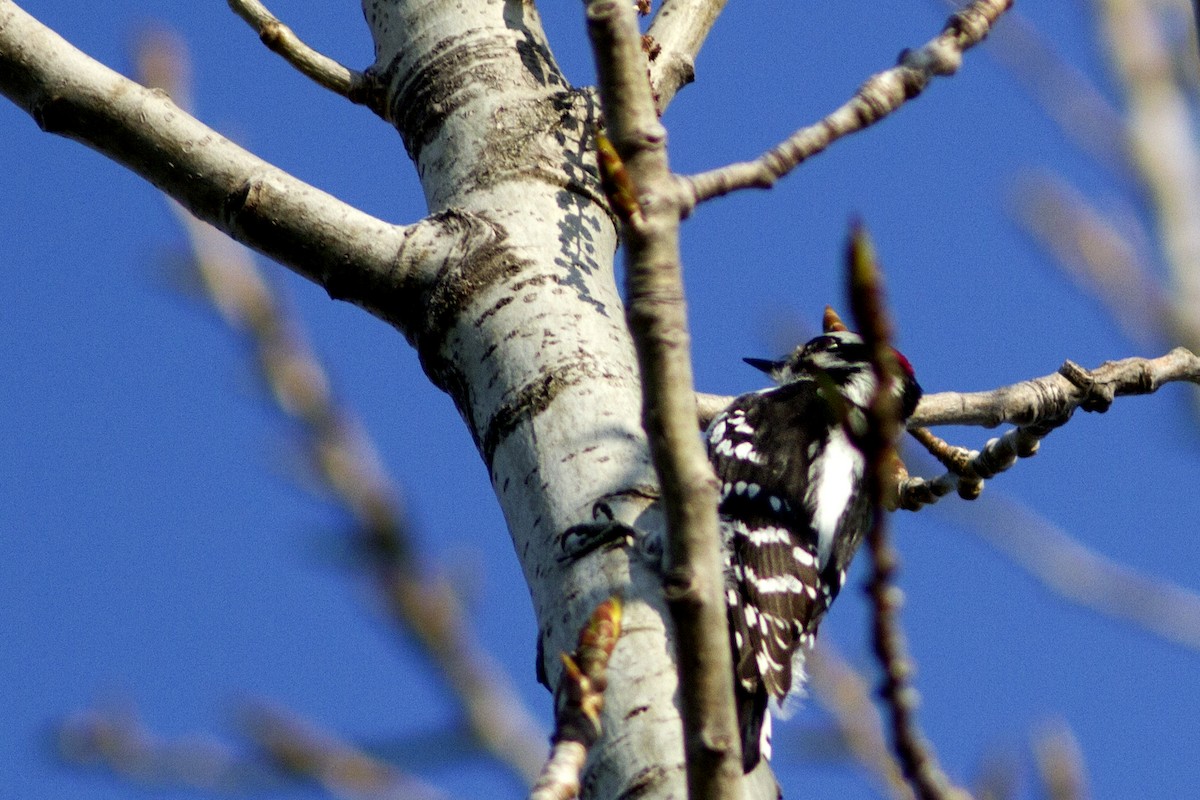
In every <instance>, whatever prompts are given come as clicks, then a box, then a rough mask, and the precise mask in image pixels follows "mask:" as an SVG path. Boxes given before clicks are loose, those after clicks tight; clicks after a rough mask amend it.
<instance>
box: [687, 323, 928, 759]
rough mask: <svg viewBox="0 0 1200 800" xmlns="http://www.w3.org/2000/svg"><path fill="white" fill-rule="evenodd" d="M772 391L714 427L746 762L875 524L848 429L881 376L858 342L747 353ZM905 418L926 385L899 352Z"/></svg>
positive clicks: (782, 707)
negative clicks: (759, 355)
mask: <svg viewBox="0 0 1200 800" xmlns="http://www.w3.org/2000/svg"><path fill="white" fill-rule="evenodd" d="M745 361H746V362H747V363H748V364H750V365H751V366H753V367H755V368H757V369H759V370H762V371H763V372H765V373H767V374H768V375H770V376H771V378H772V379H774V381H775V383H776V384H778V385H777V386H773V387H770V388H767V389H762V390H759V391H756V392H751V393H749V394H744V395H742V396H740V397H738V398H737V399H735V400H734V401H733V402H732V403H731V404H730V405H729V406H728V407H727V408H726V409H725V410H724V411H722V412H721V413H720V414H719V415H717V417H716V418H715V419H713V421H712V423H711V424H710V425H709V427H708V430H707V432H706V434H705V436H706V439H707V444H708V455H709V458H710V459H711V461H712V464H713V468H714V469H715V471H716V473H717V477H718V479H719V480H720V489H721V495H720V496H721V500H720V505H719V506H718V511H719V514H720V519H721V536H722V547H723V551H724V552H723V554H724V559H725V593H726V602H727V605H728V614H729V631H730V643H731V646H732V647H733V661H734V673H735V676H734V678H735V683H734V689H735V695H736V697H737V705H738V719H739V725H740V728H741V738H742V756H743V767H744V769H745V771H746V772H749V771H750V770H751V769H753V768H754V766H755V765H756V764H757V763H758V761H759V759H760V758H770V755H771V753H770V731H771V716H770V713H769V711H768V705H769V706H770V707H771V709H772V710H774V711H775V712H776V713H779V714H781V715H784V716H786V714H787V713H788V711H789V708H788V706H789V703H788V700H789V699H791V698H794V697H795V696H796V695H798V694H799V693H800V692H801V691H802V688H803V682H804V657H805V654H806V653H807V651H808V649H809V648H811V647H812V644H813V638H814V637H815V636H816V633H817V626H818V624H819V623H820V621H821V617H822V615H823V614H824V613H825V611H826V610H827V609H828V608H829V605H830V604H831V603H832V602H833V599H834V598H835V597H837V595H838V592H839V591H840V590H841V588H842V584H843V583H845V581H846V570H847V568H848V567H849V565H850V560H851V559H852V558H853V557H854V553H855V551H856V550H857V549H858V546H859V543H860V542H861V540H862V538H863V535H864V534H865V533H866V528H867V526H868V525H869V524H870V513H871V511H870V507H869V505H868V502H867V498H866V492H865V491H864V480H863V475H864V471H865V466H866V462H865V458H864V456H863V454H862V452H861V451H860V450H859V449H858V448H857V447H856V446H855V444H854V441H853V438H852V434H851V433H849V432H848V431H847V426H851V427H853V426H854V425H855V423H856V422H862V421H863V420H864V419H865V417H864V409H865V408H866V407H867V406H868V405H869V404H870V403H871V401H872V398H873V397H874V395H875V389H876V379H875V374H874V371H873V369H872V367H871V363H870V353H869V351H868V348H867V346H866V345H865V344H864V343H863V340H862V339H861V338H860V337H859V336H858V335H857V334H854V333H851V332H849V331H834V332H831V333H826V334H825V335H823V336H818V337H817V338H815V339H813V340H811V341H809V342H808V343H807V344H804V345H801V346H800V347H797V348H796V349H795V350H794V351H793V352H792V353H791V355H789V356H788V357H787V358H785V359H783V360H780V361H769V360H765V359H755V358H747V359H745ZM896 361H897V362H898V364H899V367H900V369H899V371H900V374H899V375H897V376H896V379H895V380H893V381H892V382H891V387H892V391H894V392H895V395H896V400H897V401H898V404H899V407H900V412H901V415H902V417H903V418H904V419H907V418H908V417H909V416H910V415H911V414H912V413H913V411H914V409H915V408H916V406H917V400H918V399H919V398H920V396H921V387H920V386H919V385H918V384H917V381H916V378H915V377H914V375H913V370H912V366H911V365H910V364H909V363H908V360H907V359H906V358H904V356H902V355H900V354H899V353H898V352H897V353H896Z"/></svg>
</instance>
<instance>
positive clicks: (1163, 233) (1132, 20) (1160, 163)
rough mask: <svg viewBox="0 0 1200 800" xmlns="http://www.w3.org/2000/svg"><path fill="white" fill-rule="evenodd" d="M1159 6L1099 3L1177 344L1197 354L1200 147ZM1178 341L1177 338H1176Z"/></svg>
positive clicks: (1199, 340) (1122, 1) (1199, 336)
mask: <svg viewBox="0 0 1200 800" xmlns="http://www.w3.org/2000/svg"><path fill="white" fill-rule="evenodd" d="M1153 5H1154V4H1151V3H1140V2H1131V1H1130V0H1094V2H1093V3H1092V6H1093V7H1094V8H1095V10H1096V15H1097V17H1098V21H1099V25H1100V29H1101V35H1102V39H1103V44H1105V45H1107V47H1108V55H1109V63H1110V65H1111V68H1112V70H1113V72H1114V74H1115V76H1116V78H1117V80H1118V81H1119V82H1120V84H1121V88H1122V89H1123V90H1124V93H1125V107H1126V112H1125V116H1126V120H1125V130H1126V136H1127V137H1128V140H1129V150H1130V154H1131V159H1132V162H1133V165H1134V167H1135V169H1136V172H1137V175H1138V178H1139V179H1140V181H1141V186H1142V189H1143V190H1144V191H1145V195H1146V197H1147V199H1148V200H1149V202H1150V205H1151V206H1152V208H1153V210H1154V217H1155V221H1156V223H1157V226H1158V234H1159V239H1160V241H1161V246H1162V251H1163V253H1164V254H1165V255H1166V261H1167V266H1168V268H1169V269H1170V271H1171V279H1172V280H1171V283H1172V289H1171V292H1170V294H1171V296H1172V297H1173V298H1174V300H1175V307H1176V309H1177V316H1176V318H1175V319H1174V321H1175V322H1176V323H1177V328H1176V330H1175V331H1173V332H1169V334H1168V335H1169V336H1170V338H1171V339H1172V340H1175V341H1180V342H1182V343H1183V344H1185V345H1187V346H1190V347H1198V346H1200V268H1198V266H1197V265H1200V147H1197V144H1196V142H1197V126H1196V124H1195V120H1194V118H1193V109H1192V107H1191V106H1190V104H1189V102H1188V98H1187V95H1186V93H1185V92H1184V91H1183V89H1182V88H1181V87H1180V86H1179V84H1178V83H1177V81H1176V80H1175V72H1174V69H1173V65H1172V52H1171V45H1170V42H1169V40H1168V37H1167V35H1166V31H1165V30H1164V22H1163V19H1162V17H1161V15H1160V14H1159V13H1158V12H1157V11H1156V10H1155V9H1154V8H1152V6H1153ZM1171 334H1173V335H1171Z"/></svg>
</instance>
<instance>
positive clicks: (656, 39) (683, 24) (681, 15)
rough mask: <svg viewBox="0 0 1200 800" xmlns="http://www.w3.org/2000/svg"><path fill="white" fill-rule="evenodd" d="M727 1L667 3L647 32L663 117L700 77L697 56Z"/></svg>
mask: <svg viewBox="0 0 1200 800" xmlns="http://www.w3.org/2000/svg"><path fill="white" fill-rule="evenodd" d="M725 3H726V0H663V3H662V4H661V5H660V6H659V7H658V11H657V12H655V14H654V20H653V21H652V22H651V23H650V28H649V29H648V30H647V31H646V36H647V37H648V39H649V40H650V41H651V42H652V43H653V47H654V50H653V51H652V52H653V57H652V58H651V59H650V87H651V89H652V90H653V92H654V107H655V108H656V109H658V113H659V114H662V113H663V112H664V111H666V110H667V106H668V105H670V104H671V100H672V99H674V97H675V93H676V92H678V91H679V90H680V89H681V88H683V87H684V86H686V85H687V84H689V83H691V82H692V81H693V80H695V78H696V55H697V54H698V53H699V52H700V48H701V47H702V46H703V45H704V40H705V39H707V38H708V33H709V31H710V30H712V26H713V23H715V22H716V21H717V17H718V16H719V15H720V13H721V11H722V9H724V8H725Z"/></svg>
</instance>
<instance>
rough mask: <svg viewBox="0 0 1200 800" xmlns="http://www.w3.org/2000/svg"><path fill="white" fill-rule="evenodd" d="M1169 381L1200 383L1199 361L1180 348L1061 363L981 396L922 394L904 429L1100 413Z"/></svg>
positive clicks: (1026, 423) (1021, 422) (988, 425)
mask: <svg viewBox="0 0 1200 800" xmlns="http://www.w3.org/2000/svg"><path fill="white" fill-rule="evenodd" d="M1175 381H1188V382H1190V383H1200V357H1197V356H1195V355H1194V354H1192V353H1191V352H1190V351H1188V350H1186V349H1185V348H1182V347H1177V348H1175V349H1174V350H1172V351H1171V352H1169V353H1167V354H1166V355H1163V356H1159V357H1158V358H1125V359H1122V360H1120V361H1106V362H1105V363H1104V364H1102V365H1101V366H1099V367H1097V368H1096V369H1094V370H1085V369H1083V368H1081V367H1080V366H1079V365H1078V364H1075V363H1074V362H1071V361H1067V362H1064V364H1063V366H1062V367H1061V368H1060V369H1059V371H1058V372H1056V373H1054V374H1053V375H1046V376H1044V377H1041V378H1033V379H1032V380H1028V381H1022V382H1021V383H1014V384H1012V385H1011V386H1002V387H1000V388H999V389H992V390H991V391H987V392H940V393H938V394H933V395H926V396H925V397H924V398H922V399H921V404H920V405H919V406H917V411H916V413H915V414H913V416H912V418H911V419H909V421H908V425H909V427H916V426H929V425H981V426H983V427H985V428H994V427H996V426H997V425H1000V424H1003V423H1006V422H1009V423H1013V424H1016V425H1021V426H1029V425H1034V424H1037V423H1041V422H1045V421H1047V420H1050V419H1054V418H1058V417H1062V416H1064V415H1066V416H1070V414H1071V413H1072V412H1073V411H1074V410H1075V409H1076V408H1079V407H1081V406H1082V407H1083V409H1084V410H1085V411H1106V410H1107V409H1108V407H1109V405H1111V404H1112V402H1113V399H1114V398H1116V397H1121V396H1124V395H1140V394H1151V393H1153V392H1156V391H1158V389H1159V388H1160V387H1161V386H1163V385H1164V384H1167V383H1172V382H1175Z"/></svg>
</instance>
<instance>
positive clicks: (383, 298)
mask: <svg viewBox="0 0 1200 800" xmlns="http://www.w3.org/2000/svg"><path fill="white" fill-rule="evenodd" d="M0 92H2V93H3V94H4V95H6V96H7V97H8V98H9V99H11V100H12V101H13V102H14V103H16V104H17V106H19V107H20V108H22V109H24V110H25V111H26V112H28V113H29V114H30V116H32V117H33V118H34V120H35V121H37V123H38V125H39V126H41V128H42V129H43V130H45V131H47V132H50V133H57V134H61V135H63V136H67V137H69V138H72V139H75V140H76V141H79V142H82V143H83V144H86V145H87V146H89V147H91V148H93V149H95V150H97V151H98V152H100V153H102V154H103V155H105V156H107V157H108V158H111V159H113V160H114V161H116V162H118V163H120V164H122V165H124V166H126V167H128V168H129V169H130V170H132V171H133V172H135V173H137V174H138V175H141V176H142V177H143V178H145V179H146V180H148V181H150V182H151V183H152V184H154V185H155V186H157V187H158V188H159V189H161V190H162V191H163V192H165V193H166V194H168V195H170V196H171V197H173V198H174V199H175V200H177V201H179V202H180V203H181V204H182V205H183V206H184V207H185V208H187V209H188V210H189V211H190V212H191V213H192V214H194V215H196V216H197V217H199V218H200V219H203V220H205V221H206V222H208V223H209V224H211V225H213V226H215V227H216V228H218V229H219V230H221V231H223V232H225V233H226V234H228V235H229V236H232V237H233V238H234V239H236V240H238V241H239V242H242V243H243V244H246V245H248V246H250V247H252V248H254V249H255V250H258V251H259V252H261V253H263V254H264V255H267V256H269V257H270V258H272V259H274V260H276V261H278V262H279V263H281V264H283V265H284V266H287V267H289V268H291V269H292V270H294V271H296V272H297V273H299V274H300V275H302V276H304V277H305V278H308V279H309V280H311V281H313V282H315V283H317V284H319V285H320V286H322V287H324V288H325V289H326V291H328V292H329V294H330V295H331V296H332V297H335V298H338V299H345V300H349V301H351V302H354V303H357V304H358V305H360V306H362V307H364V308H366V309H367V310H369V311H371V312H372V313H374V314H375V315H376V316H379V317H382V318H384V319H387V320H389V321H390V322H392V323H393V324H397V325H403V321H402V320H400V319H399V318H398V314H397V311H396V306H397V300H398V299H399V298H398V296H397V293H398V291H399V289H400V285H401V282H402V280H403V279H404V278H406V277H407V276H409V275H410V274H411V273H413V272H419V271H420V270H421V268H423V267H425V266H427V265H430V264H432V263H434V261H435V259H442V258H446V257H450V256H451V254H453V253H456V252H457V253H458V254H459V255H458V257H459V258H461V254H462V253H464V252H469V251H470V250H471V249H472V248H471V246H470V245H469V242H472V241H478V237H479V235H481V234H483V235H486V232H487V230H489V229H488V228H487V226H481V225H477V224H474V220H473V219H471V218H469V217H468V216H466V215H462V214H450V213H447V214H443V215H440V216H438V217H433V218H430V219H427V220H425V221H424V222H421V223H418V224H415V225H410V226H397V225H391V224H389V223H386V222H384V221H382V220H379V219H376V218H375V217H372V216H370V215H368V214H364V213H363V212H361V211H359V210H358V209H356V208H354V207H353V206H350V205H348V204H346V203H343V202H341V201H340V200H337V199H336V198H334V197H332V196H330V195H328V194H326V193H325V192H322V191H320V190H318V189H315V188H314V187H312V186H310V185H308V184H306V183H304V182H302V181H300V180H297V179H296V178H294V177H292V176H291V175H288V174H287V173H285V172H283V171H282V170H280V169H277V168H276V167H274V166H272V165H271V164H268V163H267V162H266V161H263V160H262V159H260V158H258V157H256V156H254V155H252V154H251V153H249V152H247V151H245V150H243V149H242V148H240V147H238V146H237V145H235V144H234V143H232V142H230V141H229V140H227V139H225V138H224V137H223V136H221V135H220V134H219V133H217V132H216V131H213V130H212V129H211V128H208V127H207V126H205V125H203V124H202V123H200V122H199V121H198V120H196V119H195V118H193V117H191V116H189V115H188V114H186V113H185V112H184V111H183V110H181V109H180V108H179V107H178V106H177V105H175V104H174V103H173V102H171V100H170V99H168V98H167V97H165V96H164V95H163V94H162V93H161V92H157V91H153V90H150V89H147V88H145V87H143V86H141V85H139V84H137V83H134V82H133V81H131V80H129V79H127V78H125V77H122V76H121V75H119V74H117V73H116V72H114V71H112V70H110V69H108V68H107V67H105V66H104V65H103V64H100V63H99V62H97V61H95V60H93V59H91V58H89V57H88V56H86V55H85V54H83V53H81V52H80V51H78V50H76V49H75V48H74V47H72V46H71V45H70V44H69V43H67V42H66V41H65V40H63V39H62V38H61V37H60V36H58V35H57V34H56V33H54V32H53V31H51V30H50V29H49V28H46V27H45V26H44V25H41V24H40V23H39V22H38V21H37V20H35V19H34V18H33V17H31V16H29V15H28V14H26V13H25V12H24V11H22V10H21V9H20V8H18V7H17V5H16V4H15V3H13V2H12V1H11V0H0Z"/></svg>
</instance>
